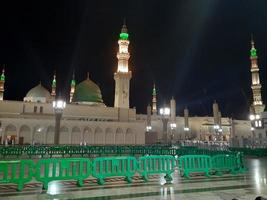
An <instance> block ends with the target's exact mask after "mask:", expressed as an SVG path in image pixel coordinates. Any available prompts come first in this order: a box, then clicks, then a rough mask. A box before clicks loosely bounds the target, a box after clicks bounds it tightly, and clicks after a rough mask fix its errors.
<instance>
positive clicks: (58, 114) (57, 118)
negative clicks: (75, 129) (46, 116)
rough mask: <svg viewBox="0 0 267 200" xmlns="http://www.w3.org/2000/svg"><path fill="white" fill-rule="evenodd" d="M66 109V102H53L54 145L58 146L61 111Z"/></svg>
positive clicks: (59, 100) (58, 100)
mask: <svg viewBox="0 0 267 200" xmlns="http://www.w3.org/2000/svg"><path fill="white" fill-rule="evenodd" d="M65 107H66V102H65V101H63V100H61V99H57V100H55V101H53V108H54V112H55V136H54V144H59V138H60V137H59V134H60V120H61V117H62V114H63V110H64V108H65Z"/></svg>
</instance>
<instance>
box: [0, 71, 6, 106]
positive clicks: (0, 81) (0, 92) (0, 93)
mask: <svg viewBox="0 0 267 200" xmlns="http://www.w3.org/2000/svg"><path fill="white" fill-rule="evenodd" d="M4 92H5V68H3V70H2V74H1V77H0V101H3V100H4Z"/></svg>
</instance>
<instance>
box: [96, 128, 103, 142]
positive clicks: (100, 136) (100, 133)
mask: <svg viewBox="0 0 267 200" xmlns="http://www.w3.org/2000/svg"><path fill="white" fill-rule="evenodd" d="M94 141H95V142H94V143H95V144H105V138H104V133H103V130H102V129H101V128H99V127H97V128H96V129H95V137H94Z"/></svg>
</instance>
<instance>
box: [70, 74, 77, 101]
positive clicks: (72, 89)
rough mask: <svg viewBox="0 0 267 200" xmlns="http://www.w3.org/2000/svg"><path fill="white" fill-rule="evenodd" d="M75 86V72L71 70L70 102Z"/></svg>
mask: <svg viewBox="0 0 267 200" xmlns="http://www.w3.org/2000/svg"><path fill="white" fill-rule="evenodd" d="M75 86H76V81H75V74H74V72H73V74H72V80H71V82H70V103H71V102H72V98H73V94H74V92H75Z"/></svg>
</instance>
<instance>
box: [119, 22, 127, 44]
mask: <svg viewBox="0 0 267 200" xmlns="http://www.w3.org/2000/svg"><path fill="white" fill-rule="evenodd" d="M128 37H129V34H128V30H127V26H126V21H125V19H124V21H123V26H122V29H121V33H120V39H121V40H128Z"/></svg>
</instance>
